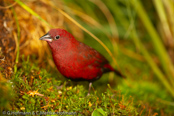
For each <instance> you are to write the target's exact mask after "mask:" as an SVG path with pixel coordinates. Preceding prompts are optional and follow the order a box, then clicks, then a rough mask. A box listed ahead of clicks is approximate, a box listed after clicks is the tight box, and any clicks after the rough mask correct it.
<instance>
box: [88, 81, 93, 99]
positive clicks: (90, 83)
mask: <svg viewBox="0 0 174 116" xmlns="http://www.w3.org/2000/svg"><path fill="white" fill-rule="evenodd" d="M91 87H92V82H89V90H88V94H87V96H89V95H90V91H91Z"/></svg>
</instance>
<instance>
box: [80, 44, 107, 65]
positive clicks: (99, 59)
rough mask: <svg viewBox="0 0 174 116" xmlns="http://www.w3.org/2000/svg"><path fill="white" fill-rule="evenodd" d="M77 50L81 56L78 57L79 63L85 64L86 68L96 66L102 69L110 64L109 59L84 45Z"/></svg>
mask: <svg viewBox="0 0 174 116" xmlns="http://www.w3.org/2000/svg"><path fill="white" fill-rule="evenodd" d="M77 49H78V54H79V56H80V57H78V58H79V61H81V62H83V64H84V65H86V66H95V67H100V68H101V67H102V66H104V65H105V64H108V61H107V59H106V58H105V57H104V56H103V55H101V54H100V53H99V52H98V51H96V50H95V49H93V48H91V47H89V46H87V45H85V44H84V43H80V44H79V46H78V48H77Z"/></svg>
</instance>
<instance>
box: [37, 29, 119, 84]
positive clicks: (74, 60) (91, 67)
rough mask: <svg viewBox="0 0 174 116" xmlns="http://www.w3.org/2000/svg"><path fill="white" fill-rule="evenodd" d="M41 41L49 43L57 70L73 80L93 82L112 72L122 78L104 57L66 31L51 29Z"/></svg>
mask: <svg viewBox="0 0 174 116" xmlns="http://www.w3.org/2000/svg"><path fill="white" fill-rule="evenodd" d="M40 39H41V40H46V41H47V42H48V44H49V46H50V48H51V51H52V56H53V60H54V63H55V65H56V67H57V69H58V70H59V71H60V73H61V74H62V75H64V76H65V77H67V78H69V79H71V80H86V81H89V82H91V81H94V80H96V79H99V78H100V77H101V76H102V74H103V73H106V72H110V71H114V72H115V73H116V74H117V75H119V76H122V75H121V73H120V72H119V71H116V70H115V69H113V68H112V67H111V66H110V64H109V62H108V61H107V60H106V58H105V57H104V56H103V55H101V54H100V53H99V52H98V51H96V50H95V49H93V48H91V47H89V46H87V45H85V44H84V43H81V42H79V41H77V40H76V39H75V38H74V37H73V35H71V34H70V33H69V32H67V31H66V30H64V29H51V30H50V31H49V32H48V33H47V34H46V35H44V36H43V37H41V38H40Z"/></svg>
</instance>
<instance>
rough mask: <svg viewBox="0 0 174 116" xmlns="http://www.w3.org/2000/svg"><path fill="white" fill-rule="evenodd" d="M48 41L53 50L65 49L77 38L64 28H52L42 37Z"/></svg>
mask: <svg viewBox="0 0 174 116" xmlns="http://www.w3.org/2000/svg"><path fill="white" fill-rule="evenodd" d="M40 40H45V41H47V42H48V44H49V46H50V48H51V49H52V50H55V49H56V50H58V49H65V48H66V47H68V46H71V44H73V43H75V41H76V40H75V38H74V37H73V35H71V34H70V33H69V32H67V31H66V30H64V29H51V30H50V31H49V32H48V33H46V34H45V35H44V36H42V37H41V38H40Z"/></svg>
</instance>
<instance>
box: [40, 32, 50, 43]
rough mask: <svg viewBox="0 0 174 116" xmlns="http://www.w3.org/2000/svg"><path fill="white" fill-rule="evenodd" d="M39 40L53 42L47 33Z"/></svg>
mask: <svg viewBox="0 0 174 116" xmlns="http://www.w3.org/2000/svg"><path fill="white" fill-rule="evenodd" d="M39 40H45V41H48V42H52V41H53V39H52V38H51V36H50V35H49V33H47V34H45V35H44V36H42V37H41V38H40V39H39Z"/></svg>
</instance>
